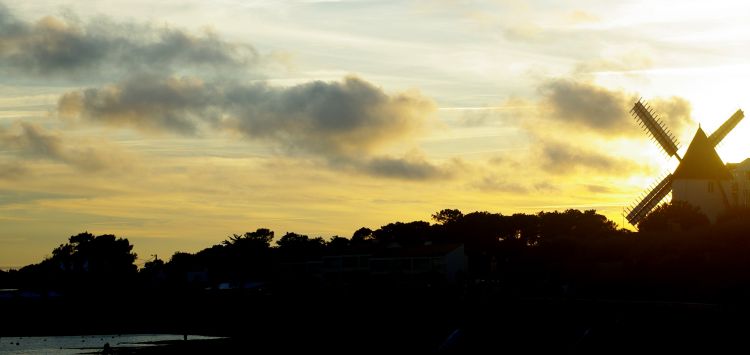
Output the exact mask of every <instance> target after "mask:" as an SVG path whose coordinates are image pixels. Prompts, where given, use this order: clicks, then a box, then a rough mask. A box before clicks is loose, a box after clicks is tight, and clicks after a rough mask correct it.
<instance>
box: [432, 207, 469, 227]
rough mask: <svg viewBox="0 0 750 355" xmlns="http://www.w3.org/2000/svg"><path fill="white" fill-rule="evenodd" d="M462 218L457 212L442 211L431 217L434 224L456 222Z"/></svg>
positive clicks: (450, 210)
mask: <svg viewBox="0 0 750 355" xmlns="http://www.w3.org/2000/svg"><path fill="white" fill-rule="evenodd" d="M463 216H464V214H463V213H462V212H461V211H459V210H455V209H454V210H452V209H444V210H441V211H440V212H437V213H434V214H433V215H432V219H433V220H435V222H437V223H438V224H447V223H451V222H455V221H458V220H459V219H461V217H463Z"/></svg>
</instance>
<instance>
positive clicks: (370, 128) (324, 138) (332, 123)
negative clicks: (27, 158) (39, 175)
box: [58, 76, 447, 179]
mask: <svg viewBox="0 0 750 355" xmlns="http://www.w3.org/2000/svg"><path fill="white" fill-rule="evenodd" d="M434 110H435V105H434V103H433V102H432V101H431V100H430V99H428V98H426V97H424V96H422V95H420V94H418V93H413V92H409V93H396V94H387V93H385V92H384V91H383V90H382V89H380V88H378V87H376V86H375V85H373V84H371V83H369V82H367V81H365V80H362V79H359V78H357V77H351V76H350V77H347V78H344V79H343V80H341V81H334V82H323V81H315V82H309V83H304V84H300V85H296V86H291V87H278V86H273V85H269V84H267V83H263V82H256V83H250V84H239V83H236V82H235V83H226V82H222V83H218V82H213V83H210V82H203V81H201V80H199V79H195V78H188V77H182V78H174V77H168V78H160V77H156V76H139V77H134V78H132V79H130V80H126V81H124V82H122V83H120V84H115V85H110V86H106V87H102V88H90V89H84V90H79V91H72V92H68V93H66V94H64V95H63V96H62V97H61V98H60V100H59V102H58V112H59V114H60V116H62V117H63V118H66V119H70V120H74V121H82V122H89V123H99V124H106V125H115V126H125V127H132V128H135V129H138V130H145V131H150V132H154V131H155V132H163V133H175V134H187V135H200V134H203V133H205V132H209V131H214V130H219V131H224V132H230V133H234V134H239V135H241V136H243V137H245V138H248V139H258V140H264V141H268V142H272V143H273V144H274V145H275V146H276V147H279V148H281V149H282V150H283V151H284V152H286V153H289V154H303V155H314V156H318V157H323V158H325V159H326V160H328V161H329V162H330V163H331V164H332V165H347V166H350V167H352V166H355V167H357V168H359V169H360V170H362V171H365V172H368V173H370V174H373V175H379V176H387V177H401V178H405V179H430V178H434V177H441V176H443V177H444V176H447V174H446V173H445V172H444V171H443V170H442V169H441V168H438V167H435V166H433V165H432V164H430V163H428V162H426V161H423V160H419V159H409V158H389V157H384V156H378V155H377V153H378V151H379V150H380V149H381V148H382V147H384V146H387V145H389V144H393V143H399V142H402V141H403V140H404V139H408V138H409V137H411V136H413V135H415V134H417V133H418V132H419V130H420V128H423V127H424V126H425V123H426V122H427V118H428V117H429V116H430V115H431V114H432V113H433V112H434Z"/></svg>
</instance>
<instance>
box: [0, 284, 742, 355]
mask: <svg viewBox="0 0 750 355" xmlns="http://www.w3.org/2000/svg"><path fill="white" fill-rule="evenodd" d="M115 301H117V302H115ZM2 305H3V307H2V309H3V313H4V317H3V318H4V321H3V322H2V323H3V324H2V326H0V327H2V328H0V332H1V333H2V334H3V335H66V334H107V333H110V334H116V333H123V334H125V333H176V334H183V333H189V334H204V335H217V336H225V337H228V338H225V339H217V340H189V341H187V342H184V341H171V342H166V343H162V344H159V345H161V346H157V347H141V348H134V347H115V348H114V349H113V350H114V351H115V353H120V354H127V353H132V354H164V353H179V354H206V353H213V354H225V353H246V352H254V351H264V352H270V351H274V352H280V353H286V352H305V353H311V352H315V353H318V352H321V353H328V354H332V353H342V354H343V353H354V354H383V353H412V354H421V353H480V354H481V353H501V352H505V353H529V352H531V353H541V352H544V353H580V354H601V353H608V354H611V353H615V354H617V353H621V354H625V353H636V352H637V353H644V352H646V353H652V352H657V351H659V352H670V353H675V352H696V351H701V352H707V353H717V352H718V353H722V352H736V351H747V349H748V348H750V343H749V342H748V341H747V339H748V337H747V334H749V333H748V331H750V326H748V322H747V321H746V320H747V319H748V316H750V310H748V309H747V308H745V307H744V306H742V305H741V304H739V303H735V304H732V305H728V304H727V305H719V304H708V303H697V302H692V303H691V302H667V301H658V302H656V301H632V300H631V301H621V300H603V299H599V300H595V299H576V298H557V299H540V298H537V299H535V298H523V297H508V296H503V295H497V294H493V293H492V292H491V291H483V292H480V293H460V292H453V291H445V290H441V291H440V292H436V291H435V290H428V289H421V290H404V289H399V290H390V291H387V292H386V291H383V292H373V290H368V292H366V293H364V292H362V293H360V292H354V291H347V292H343V291H342V292H339V293H335V294H334V293H330V292H326V293H320V292H309V291H307V292H305V291H302V290H296V291H295V292H291V291H289V290H288V291H286V292H284V293H283V294H274V295H270V294H248V293H246V292H244V291H240V292H231V291H230V292H222V293H218V292H205V293H195V294H183V295H182V297H180V296H177V295H169V296H167V295H161V296H160V297H156V298H154V297H151V298H149V301H148V302H145V300H142V302H141V301H138V299H137V298H135V296H132V297H131V298H130V301H126V299H123V298H120V297H119V296H112V297H111V298H105V299H85V298H78V299H76V300H71V299H58V300H54V301H51V300H23V301H14V303H8V302H4V303H2Z"/></svg>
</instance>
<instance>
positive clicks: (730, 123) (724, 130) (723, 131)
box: [708, 110, 745, 147]
mask: <svg viewBox="0 0 750 355" xmlns="http://www.w3.org/2000/svg"><path fill="white" fill-rule="evenodd" d="M744 117H745V113H744V112H742V110H737V112H735V113H734V115H732V117H729V119H727V121H726V122H724V124H722V125H721V126H719V128H717V129H716V131H714V133H711V135H710V136H708V141H709V142H710V143H711V145H712V146H714V147H715V146H717V145H718V144H719V143H721V140H722V139H724V137H726V136H727V134H729V132H731V131H732V129H734V127H735V126H737V124H738V123H740V121H742V119H743V118H744Z"/></svg>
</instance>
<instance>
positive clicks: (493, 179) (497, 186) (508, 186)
mask: <svg viewBox="0 0 750 355" xmlns="http://www.w3.org/2000/svg"><path fill="white" fill-rule="evenodd" d="M472 187H474V188H477V189H479V190H481V191H489V192H510V193H517V194H525V193H528V192H529V189H528V188H527V187H525V186H523V185H521V184H518V183H515V182H511V181H508V179H506V178H503V177H500V176H497V175H494V174H489V175H487V176H484V177H483V178H482V179H481V180H479V181H476V182H474V183H473V184H472Z"/></svg>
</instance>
